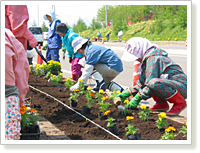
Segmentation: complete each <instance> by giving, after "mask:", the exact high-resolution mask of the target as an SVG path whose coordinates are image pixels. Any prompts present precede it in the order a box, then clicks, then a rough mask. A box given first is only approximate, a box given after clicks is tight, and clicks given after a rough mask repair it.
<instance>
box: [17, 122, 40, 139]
mask: <svg viewBox="0 0 200 153" xmlns="http://www.w3.org/2000/svg"><path fill="white" fill-rule="evenodd" d="M20 133H21V135H20V140H39V139H40V135H41V133H42V132H41V129H40V125H39V123H38V122H37V124H36V125H32V126H30V127H28V128H26V129H25V130H21V131H20Z"/></svg>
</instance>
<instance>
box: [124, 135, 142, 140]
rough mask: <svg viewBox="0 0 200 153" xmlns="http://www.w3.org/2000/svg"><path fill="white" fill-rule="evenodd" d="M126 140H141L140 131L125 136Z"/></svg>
mask: <svg viewBox="0 0 200 153" xmlns="http://www.w3.org/2000/svg"><path fill="white" fill-rule="evenodd" d="M126 137H127V139H128V140H141V133H138V134H134V135H128V136H126Z"/></svg>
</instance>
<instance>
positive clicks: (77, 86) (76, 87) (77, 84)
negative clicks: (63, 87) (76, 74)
mask: <svg viewBox="0 0 200 153" xmlns="http://www.w3.org/2000/svg"><path fill="white" fill-rule="evenodd" d="M78 88H79V81H78V82H77V83H76V84H75V85H73V86H72V87H71V88H70V89H69V90H70V91H73V90H74V89H78Z"/></svg>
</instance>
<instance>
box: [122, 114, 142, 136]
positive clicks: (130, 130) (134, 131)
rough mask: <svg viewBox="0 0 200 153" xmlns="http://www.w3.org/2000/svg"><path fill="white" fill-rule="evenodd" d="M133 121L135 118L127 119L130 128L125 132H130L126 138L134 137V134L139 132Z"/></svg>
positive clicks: (129, 117) (128, 117)
mask: <svg viewBox="0 0 200 153" xmlns="http://www.w3.org/2000/svg"><path fill="white" fill-rule="evenodd" d="M133 119H134V117H133V116H127V117H126V120H127V121H128V127H126V128H125V130H128V131H127V132H126V136H127V135H134V134H135V133H136V132H137V131H138V130H139V129H138V128H135V125H136V124H133V123H132V122H131V120H133Z"/></svg>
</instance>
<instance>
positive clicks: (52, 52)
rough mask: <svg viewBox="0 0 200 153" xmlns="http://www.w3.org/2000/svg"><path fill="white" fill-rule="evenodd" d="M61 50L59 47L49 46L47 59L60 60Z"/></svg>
mask: <svg viewBox="0 0 200 153" xmlns="http://www.w3.org/2000/svg"><path fill="white" fill-rule="evenodd" d="M59 50H60V49H59V48H49V47H47V53H46V60H47V61H50V60H53V61H58V62H60V60H59V58H60V55H59Z"/></svg>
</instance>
